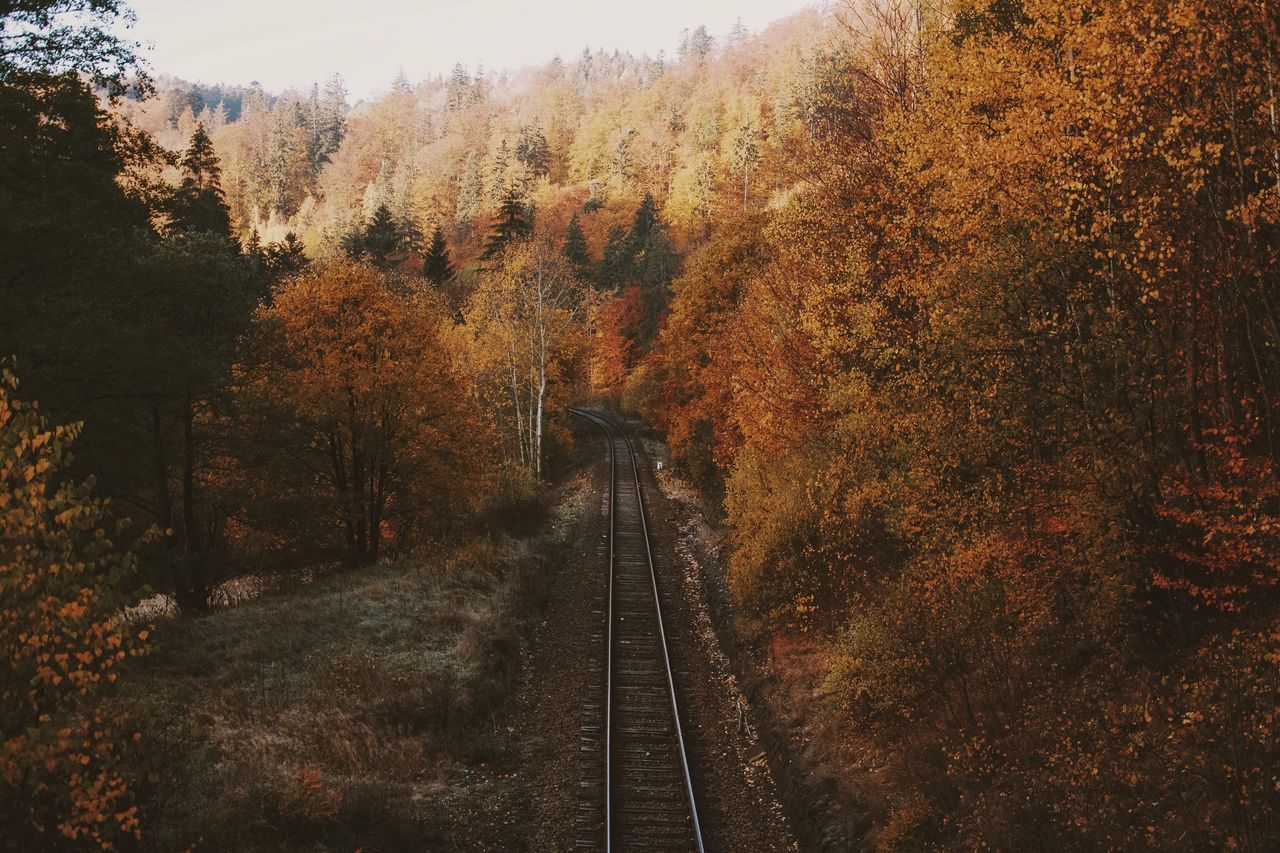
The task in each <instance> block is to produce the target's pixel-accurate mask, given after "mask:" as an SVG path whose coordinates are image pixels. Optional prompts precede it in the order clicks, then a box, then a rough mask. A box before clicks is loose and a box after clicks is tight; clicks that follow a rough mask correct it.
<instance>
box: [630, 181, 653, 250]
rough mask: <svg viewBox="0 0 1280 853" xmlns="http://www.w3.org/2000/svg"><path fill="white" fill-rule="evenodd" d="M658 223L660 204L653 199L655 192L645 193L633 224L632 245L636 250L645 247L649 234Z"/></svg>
mask: <svg viewBox="0 0 1280 853" xmlns="http://www.w3.org/2000/svg"><path fill="white" fill-rule="evenodd" d="M657 224H658V206H657V204H656V203H655V202H654V200H653V193H645V194H644V199H643V200H642V201H641V202H640V206H639V207H638V208H636V216H635V220H634V221H633V223H632V225H631V245H632V246H634V247H635V249H636V251H639V250H641V249H643V248H644V246H645V244H646V243H647V242H649V234H650V233H651V232H652V231H653V229H654V226H655V225H657Z"/></svg>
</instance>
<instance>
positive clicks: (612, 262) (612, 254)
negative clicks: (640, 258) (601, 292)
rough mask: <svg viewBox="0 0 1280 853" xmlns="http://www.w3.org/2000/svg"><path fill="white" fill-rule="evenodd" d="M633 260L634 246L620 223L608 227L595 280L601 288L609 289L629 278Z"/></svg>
mask: <svg viewBox="0 0 1280 853" xmlns="http://www.w3.org/2000/svg"><path fill="white" fill-rule="evenodd" d="M634 261H635V248H634V246H633V245H632V242H631V238H630V235H629V234H628V233H627V231H626V229H625V228H623V227H622V226H621V225H614V226H613V227H611V228H610V229H609V236H608V237H607V238H606V239H605V243H604V252H603V253H602V254H601V257H600V266H599V268H598V269H597V271H596V281H597V283H598V284H599V285H600V287H601V288H603V289H605V290H611V289H613V288H615V287H617V286H618V285H620V284H623V283H624V282H626V281H628V280H629V279H630V278H631V273H632V267H633V266H634Z"/></svg>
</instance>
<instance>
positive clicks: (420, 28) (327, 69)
mask: <svg viewBox="0 0 1280 853" xmlns="http://www.w3.org/2000/svg"><path fill="white" fill-rule="evenodd" d="M814 2H815V0H417V2H407V0H358V2H352V1H351V0H218V2H209V0H129V5H130V6H131V7H132V8H133V10H134V11H135V12H136V13H137V23H136V24H135V25H134V27H133V28H132V29H131V30H129V31H128V34H129V36H130V37H131V38H133V39H136V40H138V41H140V42H142V43H143V46H144V50H143V55H144V56H146V57H147V59H148V60H149V61H150V63H151V68H152V71H153V72H155V73H157V74H173V75H175V76H177V77H181V78H184V79H187V80H192V81H200V82H204V83H249V82H250V81H253V80H257V81H258V82H260V83H261V84H262V85H263V87H264V88H266V89H267V90H268V91H280V90H282V89H287V88H290V87H305V86H310V85H311V83H313V82H316V81H323V80H325V79H327V78H328V77H329V76H330V75H332V74H333V73H335V72H337V73H339V74H341V75H342V77H343V79H344V80H345V81H346V83H347V89H348V90H349V91H350V93H351V95H352V97H353V98H354V99H358V98H363V97H368V96H369V95H372V94H375V93H377V92H378V91H381V90H384V89H386V88H387V87H388V86H389V85H390V83H391V81H392V80H393V79H394V78H395V76H396V74H397V72H398V71H400V70H401V69H403V70H404V72H405V74H406V75H407V76H408V77H409V79H410V80H411V81H416V80H421V79H423V78H425V77H428V76H434V75H436V74H447V73H448V72H449V70H450V69H452V68H453V66H454V64H455V63H457V62H461V63H462V64H463V65H465V66H467V67H468V68H470V69H474V68H475V67H476V65H477V64H478V63H483V64H484V67H485V68H486V69H489V70H501V69H508V70H516V69H519V68H523V67H525V66H529V65H540V64H542V63H544V62H547V61H548V60H550V59H551V58H552V57H553V56H557V55H559V56H560V57H561V58H563V59H565V60H571V59H573V58H574V57H576V56H578V55H579V54H580V53H581V52H582V49H583V48H584V47H591V48H592V49H595V48H598V47H602V48H605V49H606V50H613V49H615V48H617V49H621V50H630V51H631V52H632V53H636V54H640V53H646V52H647V53H649V54H650V55H651V56H656V55H657V53H658V51H660V50H666V51H667V54H668V55H673V54H674V53H675V49H676V45H677V44H678V43H679V37H680V36H679V34H680V30H681V29H683V28H685V27H688V28H689V29H693V28H694V27H696V26H698V25H699V24H705V25H706V27H707V30H708V31H709V32H710V33H711V34H712V35H713V36H715V37H717V39H719V38H723V36H724V35H725V34H726V33H727V32H728V31H729V28H730V27H732V26H733V24H734V21H735V20H737V19H738V18H739V17H741V19H742V22H743V24H745V25H746V26H747V27H748V28H749V29H750V30H752V31H753V32H759V31H760V30H761V29H763V28H764V27H765V26H766V25H767V24H769V23H771V22H772V21H775V20H778V19H779V18H782V17H785V16H787V15H789V14H791V13H792V12H795V11H797V10H799V9H802V8H805V7H806V6H810V5H814Z"/></svg>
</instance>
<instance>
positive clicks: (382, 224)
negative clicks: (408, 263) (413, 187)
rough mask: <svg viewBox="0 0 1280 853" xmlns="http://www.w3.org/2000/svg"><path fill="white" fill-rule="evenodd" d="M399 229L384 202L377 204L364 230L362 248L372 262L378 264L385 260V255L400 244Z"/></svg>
mask: <svg viewBox="0 0 1280 853" xmlns="http://www.w3.org/2000/svg"><path fill="white" fill-rule="evenodd" d="M400 237H401V234H400V229H399V228H397V227H396V222H395V219H394V218H392V216H391V211H390V210H388V209H387V206H386V205H385V204H380V205H378V209H377V210H375V211H374V212H373V218H372V219H370V220H369V225H368V226H367V227H366V228H365V230H364V250H365V251H366V252H368V253H369V256H370V257H371V258H372V259H373V262H374V263H375V264H378V265H382V264H385V263H386V262H387V255H390V254H391V253H392V252H394V251H395V250H396V249H397V248H398V247H399V245H400Z"/></svg>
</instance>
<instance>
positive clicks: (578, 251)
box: [564, 213, 591, 272]
mask: <svg viewBox="0 0 1280 853" xmlns="http://www.w3.org/2000/svg"><path fill="white" fill-rule="evenodd" d="M564 256H565V257H566V258H568V259H569V260H570V261H571V262H572V263H573V265H574V266H575V267H576V268H577V269H578V271H579V272H582V271H583V270H585V269H586V268H587V267H589V266H590V265H591V256H590V255H589V254H588V253H587V236H586V235H585V234H583V233H582V224H581V223H580V222H579V221H578V214H576V213H575V214H573V216H572V217H570V218H569V229H568V231H566V232H565V235H564Z"/></svg>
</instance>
